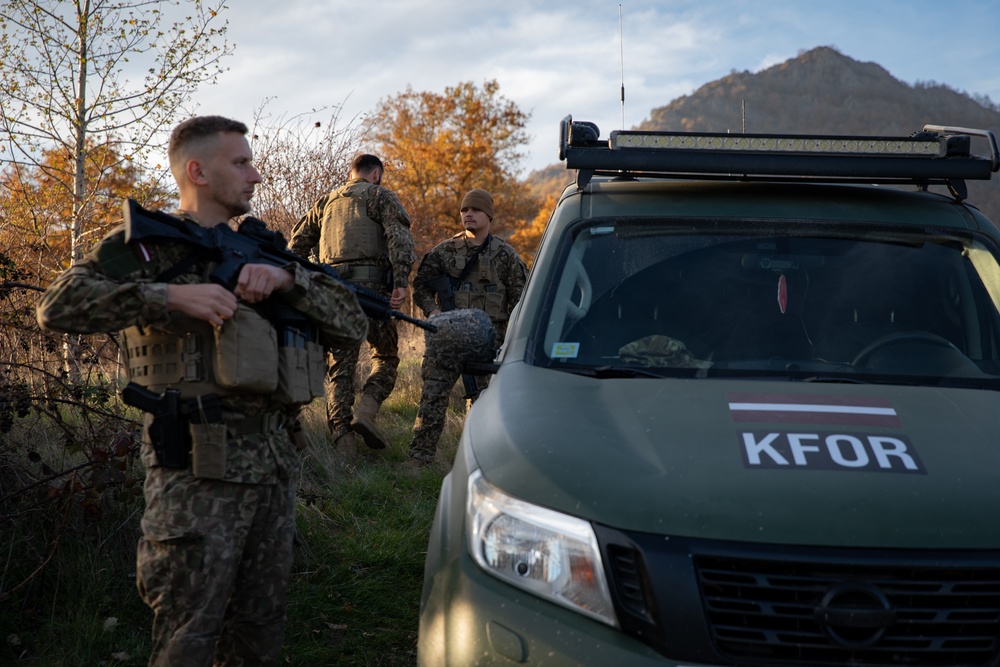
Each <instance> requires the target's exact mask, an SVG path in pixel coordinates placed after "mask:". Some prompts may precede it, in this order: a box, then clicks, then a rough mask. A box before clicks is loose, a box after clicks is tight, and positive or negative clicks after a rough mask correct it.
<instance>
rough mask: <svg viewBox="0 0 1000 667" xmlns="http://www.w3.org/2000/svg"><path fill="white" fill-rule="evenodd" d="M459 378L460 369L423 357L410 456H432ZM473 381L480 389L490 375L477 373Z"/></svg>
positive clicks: (460, 375)
mask: <svg viewBox="0 0 1000 667" xmlns="http://www.w3.org/2000/svg"><path fill="white" fill-rule="evenodd" d="M461 377H462V371H461V370H460V369H456V368H450V367H444V366H439V365H436V364H434V363H432V362H431V361H430V360H429V359H428V358H427V357H424V360H423V363H422V364H421V366H420V378H421V380H422V381H423V388H422V389H421V391H420V404H419V405H418V406H417V418H416V420H415V421H414V422H413V441H412V442H411V443H410V452H409V454H410V456H412V457H414V458H417V459H421V460H422V461H432V460H433V459H434V453H435V451H437V443H438V440H440V439H441V432H442V431H443V430H444V423H445V417H446V415H447V413H448V402H449V400H450V399H451V390H452V388H454V386H455V383H456V382H458V380H459V378H461ZM475 381H476V387H477V389H479V390H480V391H482V390H483V389H485V388H486V385H487V384H488V382H489V376H478V375H477V376H476V377H475Z"/></svg>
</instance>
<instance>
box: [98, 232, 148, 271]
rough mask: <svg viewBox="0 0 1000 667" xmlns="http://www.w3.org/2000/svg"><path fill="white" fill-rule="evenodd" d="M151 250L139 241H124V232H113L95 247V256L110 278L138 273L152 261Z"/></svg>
mask: <svg viewBox="0 0 1000 667" xmlns="http://www.w3.org/2000/svg"><path fill="white" fill-rule="evenodd" d="M150 253H151V251H150V250H148V249H147V248H146V246H143V245H142V244H141V243H129V244H126V243H125V234H124V233H113V234H111V235H110V236H108V237H107V238H105V239H104V240H103V241H102V242H101V243H100V244H99V245H98V246H97V248H96V250H95V256H96V259H97V262H98V264H100V266H101V270H102V271H104V273H106V274H107V275H108V277H110V278H117V279H121V278H125V277H126V276H129V275H133V274H136V273H140V272H141V271H142V269H143V266H145V265H146V264H147V263H149V262H150V261H152V255H151V254H150Z"/></svg>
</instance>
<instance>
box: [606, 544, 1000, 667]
mask: <svg viewBox="0 0 1000 667" xmlns="http://www.w3.org/2000/svg"><path fill="white" fill-rule="evenodd" d="M594 528H595V532H596V533H597V539H598V542H600V544H601V548H602V551H603V555H604V562H605V565H606V572H607V574H608V580H609V584H610V589H611V596H612V599H613V601H614V604H615V611H616V615H617V619H618V622H619V627H620V628H621V631H622V632H623V633H624V634H626V635H628V636H630V637H632V638H634V639H636V640H638V641H641V642H643V643H645V644H647V645H648V646H650V647H652V648H654V649H655V650H657V651H659V652H660V653H661V654H663V655H664V656H665V657H667V658H669V659H670V660H672V661H674V662H681V663H685V664H688V663H690V664H711V665H739V666H740V667H750V666H753V667H793V666H794V667H805V666H808V667H840V666H844V667H846V666H849V667H1000V552H998V551H971V550H955V551H946V550H933V551H932V550H923V551H917V550H904V549H852V548H823V547H806V546H782V545H767V544H750V543H745V542H728V541H721V540H703V539H691V538H682V537H670V536H665V535H656V534H650V533H641V532H635V531H622V530H616V529H613V528H610V527H608V526H602V525H597V524H595V526H594Z"/></svg>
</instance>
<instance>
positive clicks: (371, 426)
mask: <svg viewBox="0 0 1000 667" xmlns="http://www.w3.org/2000/svg"><path fill="white" fill-rule="evenodd" d="M378 408H379V403H378V401H376V400H375V398H374V397H372V396H370V395H369V394H361V400H360V401H358V404H357V405H356V406H355V407H354V419H352V420H351V428H352V429H354V431H355V432H356V433H357V434H358V435H360V436H361V437H362V438H363V439H364V441H365V444H366V445H368V446H369V447H371V448H372V449H385V448H386V446H387V445H388V444H389V443H388V441H387V440H386V439H385V436H384V435H382V432H381V431H380V430H378V426H376V425H375V414H376V413H377V412H378Z"/></svg>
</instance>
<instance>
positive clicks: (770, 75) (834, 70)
mask: <svg viewBox="0 0 1000 667" xmlns="http://www.w3.org/2000/svg"><path fill="white" fill-rule="evenodd" d="M744 108H745V110H746V111H745V117H744V111H743V110H744ZM581 120H586V119H585V118H582V119H581ZM744 122H745V130H744ZM925 124H935V125H951V126H959V127H971V128H980V129H988V130H993V131H994V132H998V131H1000V106H998V105H997V104H994V103H993V102H992V101H991V100H989V98H986V97H978V96H970V95H969V94H967V93H964V92H959V91H956V90H954V89H952V88H949V87H948V86H947V85H946V84H941V83H935V82H927V83H921V82H918V83H916V84H915V85H912V86H911V85H909V84H907V83H904V82H902V81H899V80H898V79H896V78H894V77H893V76H892V75H891V74H890V73H889V72H888V71H886V70H885V69H884V68H883V67H881V66H880V65H877V64H875V63H871V62H859V61H857V60H854V59H852V58H849V57H847V56H845V55H843V54H841V53H840V52H838V51H837V50H836V49H833V48H831V47H828V46H821V47H817V48H814V49H812V50H810V51H805V52H803V53H801V54H799V56H798V57H796V58H792V59H789V60H786V61H785V62H783V63H781V64H778V65H774V66H772V67H769V68H767V69H765V70H761V71H760V72H756V73H751V72H747V71H743V72H733V73H731V74H729V75H728V76H725V77H723V78H721V79H718V80H716V81H712V82H710V83H707V84H705V85H704V86H702V87H701V88H699V89H698V90H696V91H695V92H694V93H692V94H690V95H685V96H683V97H679V98H677V99H675V100H673V101H672V102H670V103H669V104H667V105H666V106H662V107H657V108H655V109H653V110H652V111H651V112H650V116H649V118H648V119H646V120H644V121H642V122H641V123H640V124H639V125H638V126H637V128H636V129H641V130H654V131H656V130H673V131H685V132H726V131H729V132H734V133H739V132H743V131H746V132H748V133H752V134H753V133H768V132H774V133H782V134H859V135H892V136H907V135H909V134H911V133H912V132H915V131H917V130H920V129H922V128H923V126H924V125H925ZM602 136H607V132H605V131H604V129H603V128H602ZM973 150H974V152H976V153H978V154H982V155H988V154H989V149H988V147H987V146H986V142H985V141H983V140H978V139H976V140H974V141H973ZM528 180H529V183H531V184H532V187H533V189H536V190H538V191H540V192H552V191H553V190H555V191H556V192H558V191H560V190H561V188H562V186H564V185H565V184H566V183H567V182H568V181H569V180H571V179H570V178H569V177H567V174H566V170H565V167H564V166H563V165H562V164H561V163H560V164H556V165H552V166H550V167H546V168H545V169H542V170H539V171H536V172H533V173H532V174H531V175H530V176H529V177H528ZM968 185H969V201H971V202H972V203H974V204H976V205H977V206H979V207H980V209H982V210H983V212H984V213H986V215H987V216H989V217H990V218H991V219H992V220H993V221H994V222H996V223H997V224H1000V174H997V175H994V177H993V180H991V181H989V182H970V183H969V184H968Z"/></svg>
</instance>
